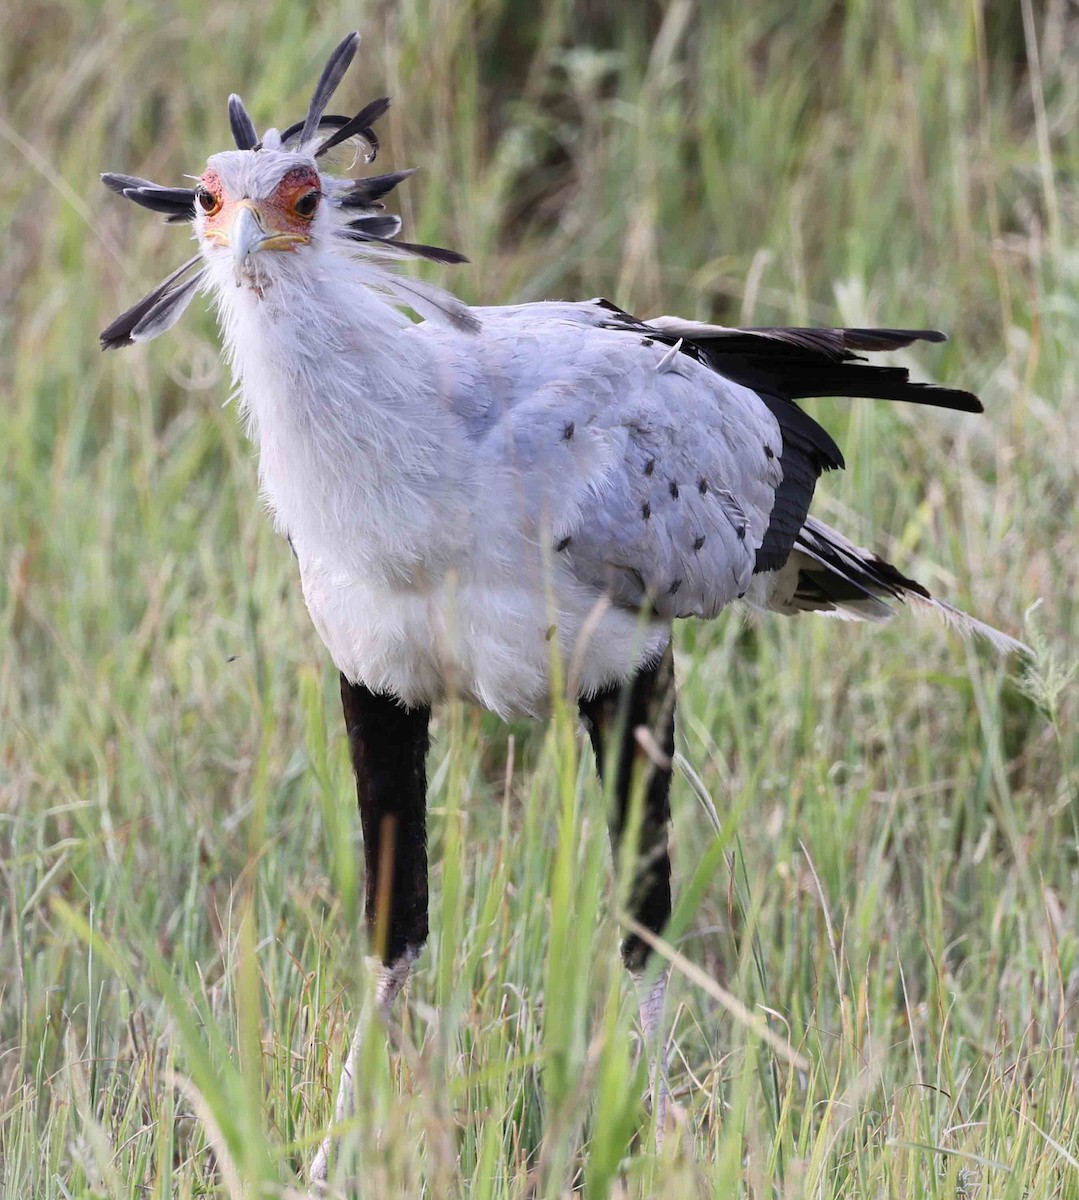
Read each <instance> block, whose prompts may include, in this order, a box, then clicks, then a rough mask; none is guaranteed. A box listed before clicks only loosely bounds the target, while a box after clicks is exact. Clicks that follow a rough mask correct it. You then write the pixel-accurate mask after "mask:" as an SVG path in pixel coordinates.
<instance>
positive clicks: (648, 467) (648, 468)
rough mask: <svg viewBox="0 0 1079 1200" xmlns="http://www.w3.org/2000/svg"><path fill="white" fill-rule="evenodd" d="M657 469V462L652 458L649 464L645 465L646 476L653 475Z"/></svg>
mask: <svg viewBox="0 0 1079 1200" xmlns="http://www.w3.org/2000/svg"><path fill="white" fill-rule="evenodd" d="M655 469H656V460H655V459H654V458H650V459H649V460H648V461H647V462H646V463H645V464H644V473H645V474H646V475H651V474H652V472H653V471H654V470H655Z"/></svg>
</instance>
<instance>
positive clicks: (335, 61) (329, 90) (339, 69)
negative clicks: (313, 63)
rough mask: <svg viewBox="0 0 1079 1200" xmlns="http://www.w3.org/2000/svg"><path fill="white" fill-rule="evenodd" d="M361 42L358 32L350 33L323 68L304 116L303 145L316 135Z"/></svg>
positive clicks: (301, 135)
mask: <svg viewBox="0 0 1079 1200" xmlns="http://www.w3.org/2000/svg"><path fill="white" fill-rule="evenodd" d="M359 44H360V35H359V34H358V33H350V34H349V35H348V36H347V37H346V38H344V39H343V40H342V41H341V42H340V44H339V45H338V46H337V48H336V49H335V50H334V52H333V53H332V54H331V55H330V57H329V60H328V61H327V63H326V65H325V67H323V68H322V74H321V75H320V76H319V81H318V83H317V84H316V85H315V90H314V92H313V93H312V95H311V103H310V105H309V106H308V109H307V116H306V117H305V118H304V123H303V129H302V131H301V133H300V145H301V146H302V145H304V144H305V143H306V142H308V141H310V139H311V138H313V137H314V136H315V131H316V130H317V129H318V123H319V118H320V117H321V116H322V114H323V113H324V112H325V111H326V105H327V104H329V102H330V99H331V97H332V96H333V94H334V92H335V91H337V85H338V84H339V83H340V82H341V80H342V79H343V78H344V74H345V72H346V71H347V70H348V68H349V64H350V63H351V62H352V59H353V58H354V57H355V54H356V50H357V48H358V47H359Z"/></svg>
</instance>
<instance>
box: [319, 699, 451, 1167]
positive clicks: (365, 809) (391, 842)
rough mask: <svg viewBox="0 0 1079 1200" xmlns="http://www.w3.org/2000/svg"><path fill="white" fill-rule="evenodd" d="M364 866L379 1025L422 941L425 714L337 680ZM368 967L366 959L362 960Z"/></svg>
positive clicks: (341, 1101) (346, 1081)
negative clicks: (349, 754) (354, 779)
mask: <svg viewBox="0 0 1079 1200" xmlns="http://www.w3.org/2000/svg"><path fill="white" fill-rule="evenodd" d="M341 704H342V706H343V708H344V711H345V729H346V731H347V733H348V744H349V751H350V753H351V756H352V769H353V771H354V772H355V775H356V795H357V798H358V799H359V804H360V824H361V825H362V826H363V852H364V859H365V862H366V872H367V880H366V894H365V902H364V923H365V925H366V927H367V939H368V946H369V947H370V949H371V951H372V953H373V955H374V956H375V957H374V959H373V966H374V969H375V972H376V983H375V1007H376V1011H377V1013H378V1014H379V1016H380V1017H381V1018H382V1019H384V1020H385V1019H386V1018H387V1017H388V1016H389V1012H390V1008H391V1006H392V1004H393V1002H394V1000H395V999H396V998H397V995H398V993H399V992H400V991H401V989H402V988H403V987H404V985H405V982H406V981H407V979H408V976H409V973H410V972H411V970H412V964H413V963H414V962H415V961H416V959H417V958H418V957H419V954H420V951H421V950H422V948H423V945H424V943H425V942H426V941H427V769H426V764H427V747H428V733H427V728H428V724H429V722H430V719H431V710H430V708H426V707H424V708H405V707H403V706H402V705H401V704H400V703H399V702H398V701H397V700H395V699H394V698H393V697H392V696H382V695H378V694H377V693H375V692H371V691H369V690H368V689H367V688H365V687H363V686H362V685H361V684H353V683H349V682H348V680H347V679H346V678H345V677H344V676H343V675H342V676H341ZM368 961H369V963H372V960H368ZM365 1028H366V1021H365V1020H364V1018H363V1017H361V1019H360V1022H359V1024H358V1025H357V1027H356V1033H355V1035H354V1036H353V1039H352V1045H351V1047H350V1048H349V1052H348V1057H347V1058H346V1059H345V1064H344V1066H343V1067H342V1069H341V1083H340V1086H339V1087H338V1091H337V1108H336V1111H335V1114H334V1120H335V1122H336V1123H338V1124H339V1123H340V1122H342V1121H345V1120H347V1119H348V1118H349V1117H350V1116H351V1115H352V1113H353V1112H354V1111H355V1091H354V1087H353V1078H354V1076H355V1074H356V1069H357V1066H358V1063H359V1057H360V1052H361V1048H362V1045H363V1034H364V1031H365ZM332 1148H333V1139H332V1138H331V1137H327V1138H326V1140H325V1141H324V1142H323V1143H322V1146H321V1148H320V1149H319V1152H318V1154H317V1155H316V1156H315V1159H314V1161H313V1162H312V1164H311V1169H310V1172H309V1174H310V1178H311V1181H312V1182H313V1183H319V1182H324V1181H325V1180H326V1178H327V1174H328V1171H329V1157H330V1152H331V1150H332Z"/></svg>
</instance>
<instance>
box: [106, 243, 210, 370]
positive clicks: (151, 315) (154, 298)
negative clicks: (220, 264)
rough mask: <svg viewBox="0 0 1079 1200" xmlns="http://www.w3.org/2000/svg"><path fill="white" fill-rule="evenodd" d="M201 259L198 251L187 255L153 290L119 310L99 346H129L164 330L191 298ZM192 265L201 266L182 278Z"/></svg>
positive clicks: (175, 319) (200, 275) (107, 348)
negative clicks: (124, 309)
mask: <svg viewBox="0 0 1079 1200" xmlns="http://www.w3.org/2000/svg"><path fill="white" fill-rule="evenodd" d="M201 263H202V258H201V257H200V256H199V255H198V254H196V255H195V257H194V258H189V259H188V260H187V262H185V263H184V264H183V266H181V267H179V268H177V270H175V271H173V273H172V274H171V275H170V276H169V277H168V278H167V279H164V280H162V281H161V283H159V284H158V285H157V287H155V288H154V290H153V291H152V292H149V293H147V294H146V295H145V296H143V298H142V299H141V300H140V301H139V302H138V303H137V304H133V305H132V306H131V307H130V308H129V309H128V310H127V312H124V313H121V314H120V315H119V316H118V317H117V318H116V320H115V321H113V322H112V324H111V325H109V327H108V328H107V329H104V330H102V333H101V349H102V350H118V349H119V348H120V347H121V346H130V345H131V344H132V342H135V341H149V339H150V338H151V337H156V336H157V335H158V334H159V333H164V332H165V330H166V329H168V328H169V327H170V326H171V325H173V324H174V323H175V322H176V321H177V320H178V319H179V317H180V315H181V314H182V313H183V311H184V309H185V308H186V307H187V306H188V304H190V302H191V300H192V299H193V298H194V295H195V292H196V291H197V290H198V285H199V283H201V282H202V270H201ZM195 267H200V270H199V271H198V272H197V273H196V274H195V276H194V277H193V278H192V279H188V280H185V279H184V276H185V275H186V274H187V273H188V272H189V271H190V270H192V269H193V268H195Z"/></svg>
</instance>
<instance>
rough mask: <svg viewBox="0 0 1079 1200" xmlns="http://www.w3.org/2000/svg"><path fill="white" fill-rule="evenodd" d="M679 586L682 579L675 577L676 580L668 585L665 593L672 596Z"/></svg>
mask: <svg viewBox="0 0 1079 1200" xmlns="http://www.w3.org/2000/svg"><path fill="white" fill-rule="evenodd" d="M681 586H682V581H681V579H676V580H675V581H674V582H673V583H672V584H671V586H670V587H669V588H668V589H667V595H668V596H673V595H674V594H675V592H677V591H678V589H679V588H680V587H681Z"/></svg>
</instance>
